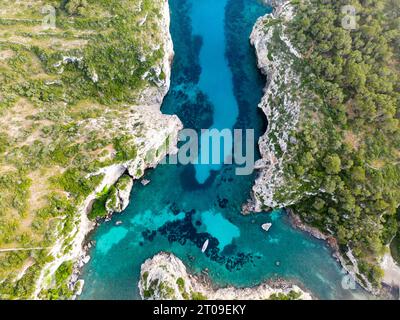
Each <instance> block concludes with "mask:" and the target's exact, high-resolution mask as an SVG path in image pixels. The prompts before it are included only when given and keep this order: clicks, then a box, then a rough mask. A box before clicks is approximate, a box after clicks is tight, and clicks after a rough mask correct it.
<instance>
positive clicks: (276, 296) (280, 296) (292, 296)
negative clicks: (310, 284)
mask: <svg viewBox="0 0 400 320" xmlns="http://www.w3.org/2000/svg"><path fill="white" fill-rule="evenodd" d="M300 298H301V293H300V292H297V291H294V290H291V291H290V292H289V293H288V294H284V293H273V294H271V296H270V297H269V299H268V300H299V299H300Z"/></svg>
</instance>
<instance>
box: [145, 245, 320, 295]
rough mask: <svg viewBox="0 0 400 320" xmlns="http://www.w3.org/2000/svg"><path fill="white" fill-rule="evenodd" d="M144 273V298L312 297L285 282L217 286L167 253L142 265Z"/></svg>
mask: <svg viewBox="0 0 400 320" xmlns="http://www.w3.org/2000/svg"><path fill="white" fill-rule="evenodd" d="M140 275H141V276H140V282H139V291H140V295H141V297H142V298H143V299H149V300H164V299H172V300H184V299H191V296H192V293H201V294H202V295H203V296H204V297H207V299H209V300H237V299H239V300H264V299H268V298H270V297H271V295H272V294H280V293H281V294H285V295H287V294H289V293H290V292H291V291H294V292H296V293H299V294H301V297H300V299H302V300H311V299H312V297H311V295H310V294H309V293H307V292H305V291H303V290H302V289H300V288H299V287H298V286H296V285H293V284H289V283H287V282H284V281H279V282H277V283H274V284H271V285H270V284H267V283H263V284H261V285H259V286H257V287H253V288H244V289H238V288H234V287H228V288H222V289H213V288H212V287H211V285H210V284H209V283H206V282H205V281H204V280H202V279H201V278H200V277H197V276H193V275H190V274H188V272H187V270H186V267H185V265H184V264H183V263H182V261H181V260H180V259H178V258H177V257H175V256H174V255H173V254H171V253H165V252H161V253H159V254H157V255H155V256H154V257H153V258H151V259H148V260H146V261H145V262H144V263H143V264H142V267H141V272H140ZM178 279H180V280H178ZM178 283H180V285H179V284H178Z"/></svg>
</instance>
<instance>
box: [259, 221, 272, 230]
mask: <svg viewBox="0 0 400 320" xmlns="http://www.w3.org/2000/svg"><path fill="white" fill-rule="evenodd" d="M271 227H272V223H264V224H263V225H262V226H261V228H263V230H264V231H267V232H268V230H269V229H270V228H271Z"/></svg>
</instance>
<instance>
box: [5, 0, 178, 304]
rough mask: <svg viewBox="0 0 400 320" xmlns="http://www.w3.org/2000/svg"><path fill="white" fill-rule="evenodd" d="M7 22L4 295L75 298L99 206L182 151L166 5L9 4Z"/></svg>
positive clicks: (122, 204) (117, 204) (124, 194)
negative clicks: (170, 101) (170, 104)
mask: <svg viewBox="0 0 400 320" xmlns="http://www.w3.org/2000/svg"><path fill="white" fill-rule="evenodd" d="M0 22H1V33H0V40H1V42H0V67H1V68H2V70H4V72H2V75H1V81H0V97H1V99H0V115H1V117H0V140H1V145H2V146H4V148H3V147H1V148H0V174H1V181H0V193H1V194H2V195H3V197H2V212H3V213H4V214H3V215H2V216H1V217H0V229H1V230H2V231H1V232H0V249H6V250H7V252H6V253H1V252H0V298H6V299H7V298H43V299H49V298H52V299H63V298H64V299H65V298H70V297H71V296H72V295H73V292H74V291H76V290H78V289H79V290H78V291H80V290H81V288H82V283H81V281H79V282H77V277H76V275H74V277H73V279H72V280H73V281H72V282H70V283H69V285H68V282H69V281H68V279H70V276H71V273H72V272H73V270H74V269H75V270H77V269H78V268H76V267H74V265H76V266H78V267H79V266H82V263H83V262H87V261H88V259H89V258H88V257H86V253H85V252H84V250H83V248H82V246H83V243H84V239H85V237H86V235H87V233H88V232H89V231H90V230H92V229H93V228H94V226H95V223H94V222H93V221H91V220H89V219H88V213H91V214H93V210H92V208H93V206H94V204H96V206H97V207H99V205H98V204H99V203H100V204H102V206H103V208H102V210H104V212H107V211H109V212H111V211H117V212H118V211H122V210H123V209H124V208H126V206H127V204H128V198H129V193H130V189H131V186H132V179H138V178H140V177H141V176H142V175H143V174H144V172H145V170H146V169H147V168H151V167H155V166H156V165H157V164H158V163H159V162H160V161H161V160H162V159H163V158H164V157H165V155H166V154H168V153H173V152H175V151H176V142H177V135H178V131H179V130H180V129H181V128H182V124H181V122H180V120H179V119H178V118H177V117H176V116H173V115H172V116H171V115H163V114H162V113H161V112H160V106H161V103H162V101H163V98H164V96H165V95H166V93H167V92H168V90H169V86H170V75H171V63H172V59H173V55H174V52H173V44H172V39H171V35H170V33H169V23H170V16H169V6H168V1H167V0H156V1H148V0H143V1H132V2H121V1H107V2H92V3H90V4H88V3H87V2H72V1H40V2H35V3H32V2H31V1H19V5H18V6H13V4H12V3H11V2H5V3H2V4H0ZM3 80H5V81H3ZM123 175H127V176H124V177H123V178H121V177H122V176H123ZM120 178H121V179H120ZM116 183H117V186H116V187H113V186H114V184H116ZM111 190H113V191H115V192H114V193H113V194H110V195H109V199H111V200H109V201H108V205H106V203H102V201H103V198H104V195H105V193H106V192H110V193H111ZM15 195H17V198H18V199H16V197H15ZM113 196H115V197H114V200H115V201H113V200H112V197H113ZM100 200H101V201H100ZM100 209H101V208H100ZM5 230H7V231H5ZM3 231H4V232H3ZM21 234H23V237H21ZM75 284H78V286H75ZM78 287H79V288H78Z"/></svg>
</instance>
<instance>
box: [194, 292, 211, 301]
mask: <svg viewBox="0 0 400 320" xmlns="http://www.w3.org/2000/svg"><path fill="white" fill-rule="evenodd" d="M190 296H191V299H192V300H207V299H208V298H207V297H206V296H205V295H203V294H202V293H201V292H191V293H190Z"/></svg>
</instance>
